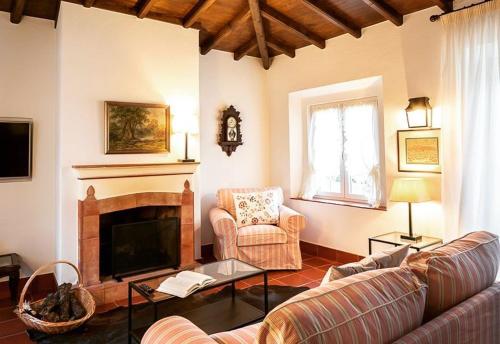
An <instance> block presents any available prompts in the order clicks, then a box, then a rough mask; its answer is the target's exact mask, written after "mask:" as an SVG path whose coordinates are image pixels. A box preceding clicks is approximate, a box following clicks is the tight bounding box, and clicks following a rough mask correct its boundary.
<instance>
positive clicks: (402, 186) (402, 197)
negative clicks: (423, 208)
mask: <svg viewBox="0 0 500 344" xmlns="http://www.w3.org/2000/svg"><path fill="white" fill-rule="evenodd" d="M390 200H391V201H393V202H408V203H420V202H427V201H430V200H431V196H430V194H429V189H428V187H427V183H426V182H425V179H423V178H398V179H395V180H394V183H393V184H392V190H391V195H390Z"/></svg>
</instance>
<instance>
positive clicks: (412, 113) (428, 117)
mask: <svg viewBox="0 0 500 344" xmlns="http://www.w3.org/2000/svg"><path fill="white" fill-rule="evenodd" d="M409 102H410V103H409V104H408V107H407V108H406V119H407V121H408V128H428V127H431V126H432V107H431V104H430V102H429V98H428V97H420V98H411V99H409Z"/></svg>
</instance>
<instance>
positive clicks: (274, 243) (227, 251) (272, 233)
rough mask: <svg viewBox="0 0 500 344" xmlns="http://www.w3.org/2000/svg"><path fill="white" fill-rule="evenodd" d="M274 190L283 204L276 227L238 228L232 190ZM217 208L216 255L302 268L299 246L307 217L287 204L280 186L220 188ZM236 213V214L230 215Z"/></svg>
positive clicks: (267, 266)
mask: <svg viewBox="0 0 500 344" xmlns="http://www.w3.org/2000/svg"><path fill="white" fill-rule="evenodd" d="M263 190H274V191H275V195H276V201H277V203H278V204H280V207H279V210H280V218H279V223H278V226H275V227H274V228H275V230H271V229H270V227H264V226H262V225H261V226H259V227H257V226H255V227H257V230H255V229H256V228H253V229H252V227H251V226H248V227H243V228H237V225H236V222H235V220H234V219H235V217H234V216H235V214H234V203H233V198H232V193H233V192H257V191H263ZM217 199H218V201H217V204H218V208H215V209H212V210H211V211H210V221H211V223H212V226H213V228H214V233H215V240H214V255H215V257H216V258H217V259H219V260H222V259H229V258H237V259H240V260H242V261H244V262H247V263H250V264H252V265H256V266H258V267H260V268H263V269H267V270H282V269H289V270H298V269H301V268H302V256H301V254H300V247H299V241H300V238H299V235H300V231H301V230H303V229H304V228H305V225H306V221H305V217H304V216H303V215H301V214H299V213H297V212H295V211H293V210H291V209H289V208H287V207H285V206H283V205H282V203H283V192H282V191H281V189H280V188H262V189H256V188H253V189H221V190H219V191H218V192H217ZM231 213H233V215H231Z"/></svg>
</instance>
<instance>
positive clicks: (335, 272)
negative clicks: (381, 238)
mask: <svg viewBox="0 0 500 344" xmlns="http://www.w3.org/2000/svg"><path fill="white" fill-rule="evenodd" d="M367 258H369V257H367ZM363 260H364V263H361V262H356V263H349V264H344V265H340V266H331V267H330V268H329V269H328V271H327V272H326V274H325V276H324V277H323V280H322V281H321V285H323V284H326V283H330V282H331V281H335V280H339V279H341V278H345V277H348V276H352V275H355V274H359V273H361V272H366V271H371V270H375V269H377V263H375V261H374V260H373V259H366V258H365V259H363Z"/></svg>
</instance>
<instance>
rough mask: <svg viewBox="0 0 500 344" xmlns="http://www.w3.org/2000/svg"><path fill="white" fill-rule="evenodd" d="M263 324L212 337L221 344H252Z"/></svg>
mask: <svg viewBox="0 0 500 344" xmlns="http://www.w3.org/2000/svg"><path fill="white" fill-rule="evenodd" d="M261 325H262V323H257V324H254V325H250V326H246V327H243V328H240V329H237V330H233V331H229V332H221V333H216V334H213V335H211V336H210V337H211V338H212V339H213V340H215V341H216V342H217V343H219V344H252V343H253V342H254V340H255V337H256V336H257V331H258V330H259V327H260V326H261Z"/></svg>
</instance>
